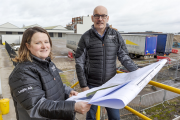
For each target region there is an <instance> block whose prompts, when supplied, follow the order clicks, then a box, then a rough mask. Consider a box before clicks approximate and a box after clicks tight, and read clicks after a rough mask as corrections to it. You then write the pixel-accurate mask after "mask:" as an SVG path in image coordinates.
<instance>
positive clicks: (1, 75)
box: [0, 45, 16, 120]
mask: <svg viewBox="0 0 180 120" xmlns="http://www.w3.org/2000/svg"><path fill="white" fill-rule="evenodd" d="M0 56H1V57H0V79H1V86H2V95H3V98H8V99H10V112H9V113H8V114H7V115H3V120H16V116H15V111H14V105H13V101H12V98H11V95H10V89H9V85H8V77H9V75H10V73H11V72H12V70H13V64H12V62H11V61H10V58H9V55H8V54H7V52H6V49H4V46H3V45H0Z"/></svg>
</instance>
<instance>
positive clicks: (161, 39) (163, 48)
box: [121, 32, 174, 56]
mask: <svg viewBox="0 0 180 120" xmlns="http://www.w3.org/2000/svg"><path fill="white" fill-rule="evenodd" d="M123 34H133V35H135V34H139V33H121V35H123ZM140 34H146V35H147V34H148V35H157V46H156V54H157V55H161V56H166V55H169V54H170V53H171V52H172V46H173V38H174V34H172V33H145V32H144V33H140Z"/></svg>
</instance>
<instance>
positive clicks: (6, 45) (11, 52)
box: [5, 41, 17, 66]
mask: <svg viewBox="0 0 180 120" xmlns="http://www.w3.org/2000/svg"><path fill="white" fill-rule="evenodd" d="M5 48H6V50H7V52H8V54H9V57H10V58H11V61H12V58H15V57H16V56H17V54H16V52H15V51H14V50H13V49H12V47H11V46H10V45H9V44H8V43H7V42H6V41H5ZM12 62H13V65H14V66H16V65H17V63H15V62H14V61H12Z"/></svg>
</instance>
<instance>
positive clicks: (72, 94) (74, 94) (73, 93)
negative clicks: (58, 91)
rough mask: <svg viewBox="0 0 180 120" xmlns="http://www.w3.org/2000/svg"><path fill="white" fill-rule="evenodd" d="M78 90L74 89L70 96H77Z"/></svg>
mask: <svg viewBox="0 0 180 120" xmlns="http://www.w3.org/2000/svg"><path fill="white" fill-rule="evenodd" d="M77 94H78V92H76V91H74V90H72V91H71V92H70V94H69V97H72V96H77Z"/></svg>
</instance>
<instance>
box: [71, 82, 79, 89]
mask: <svg viewBox="0 0 180 120" xmlns="http://www.w3.org/2000/svg"><path fill="white" fill-rule="evenodd" d="M77 84H79V81H77V82H76V83H75V84H74V85H72V86H71V88H74V87H75V86H76V85H77Z"/></svg>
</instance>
